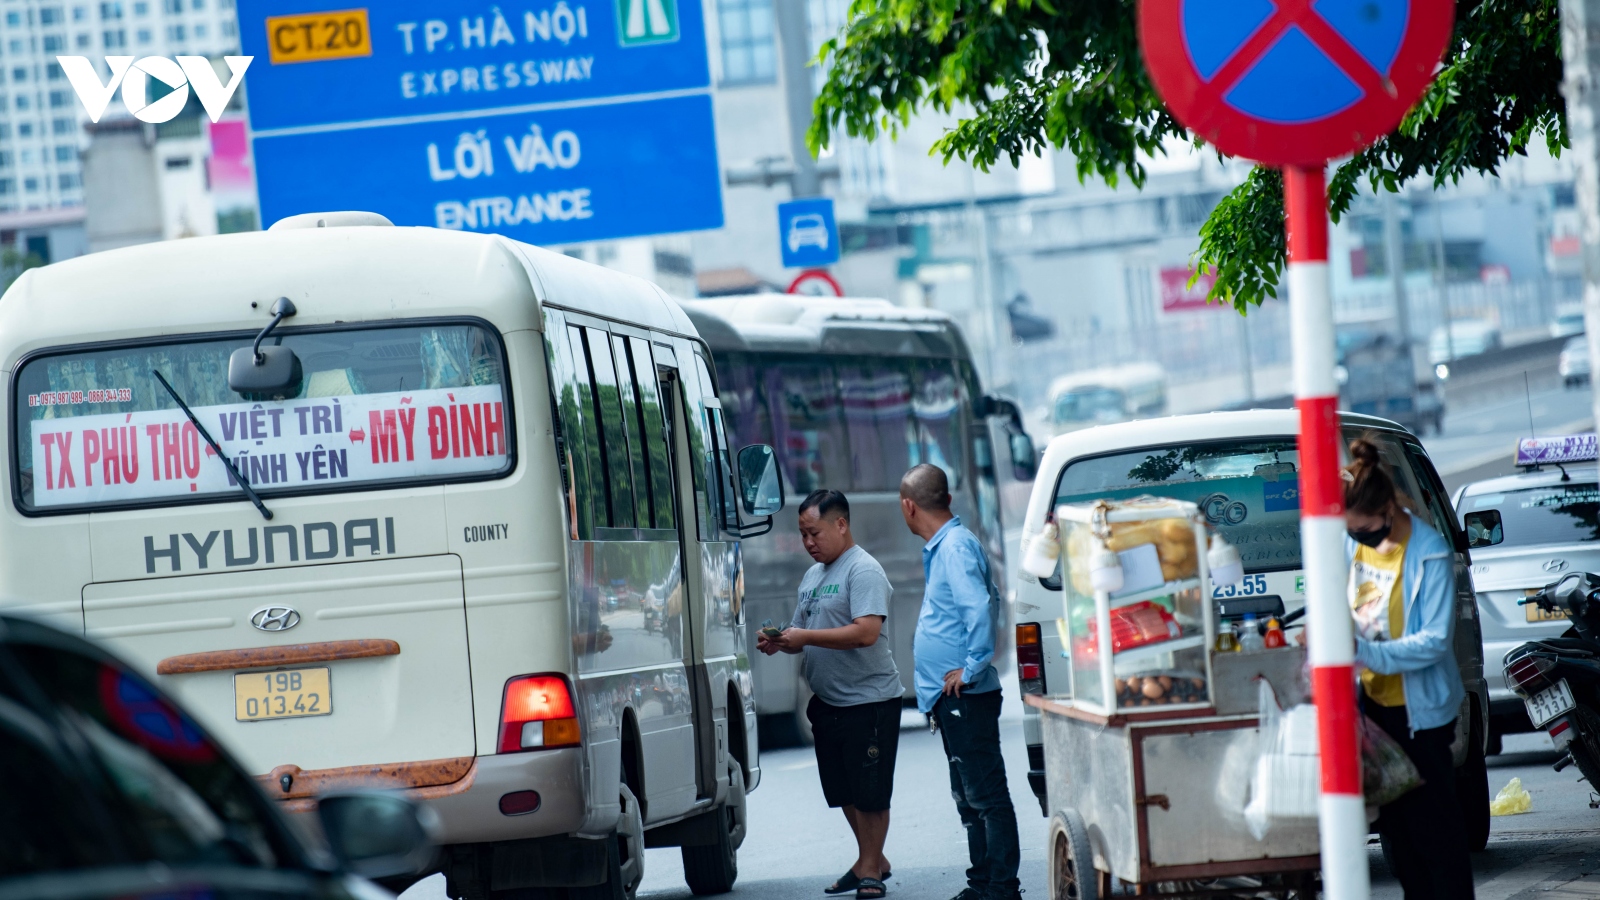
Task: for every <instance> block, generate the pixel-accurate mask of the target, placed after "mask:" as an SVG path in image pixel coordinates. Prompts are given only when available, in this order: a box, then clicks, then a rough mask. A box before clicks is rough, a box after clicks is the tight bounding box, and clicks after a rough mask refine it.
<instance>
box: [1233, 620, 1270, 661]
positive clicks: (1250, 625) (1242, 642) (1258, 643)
mask: <svg viewBox="0 0 1600 900" xmlns="http://www.w3.org/2000/svg"><path fill="white" fill-rule="evenodd" d="M1265 648H1266V644H1265V643H1263V642H1262V640H1261V632H1259V631H1257V630H1256V617H1255V616H1245V617H1244V624H1243V625H1241V626H1240V627H1239V650H1240V651H1241V652H1243V653H1255V652H1256V651H1258V650H1263V649H1265Z"/></svg>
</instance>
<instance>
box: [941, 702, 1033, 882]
mask: <svg viewBox="0 0 1600 900" xmlns="http://www.w3.org/2000/svg"><path fill="white" fill-rule="evenodd" d="M1000 700H1001V698H1000V691H985V692H984V693H981V694H962V695H961V696H959V697H951V696H944V697H940V698H939V702H938V703H935V704H934V706H933V717H934V719H935V721H937V722H938V724H939V733H940V734H942V735H943V736H944V753H945V756H946V757H948V758H949V760H950V794H951V796H953V797H955V801H956V812H958V813H960V815H961V824H962V825H963V826H964V827H965V828H966V829H967V855H968V858H969V859H970V860H971V861H972V865H971V866H969V867H968V868H967V887H969V888H971V889H972V890H973V891H975V892H977V894H978V896H980V897H982V898H984V900H1014V898H1015V897H1016V896H1017V893H1018V891H1017V889H1018V887H1019V886H1020V884H1021V882H1020V881H1018V880H1017V866H1018V862H1019V860H1020V856H1021V854H1020V852H1019V839H1018V836H1017V813H1016V810H1015V809H1014V808H1013V807H1012V806H1011V789H1010V787H1009V785H1008V784H1007V783H1006V763H1005V759H1004V758H1003V757H1002V756H1001V755H1000Z"/></svg>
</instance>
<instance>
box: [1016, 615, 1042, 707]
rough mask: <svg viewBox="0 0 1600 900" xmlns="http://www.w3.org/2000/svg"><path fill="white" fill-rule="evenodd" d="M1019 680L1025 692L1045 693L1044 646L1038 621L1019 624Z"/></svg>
mask: <svg viewBox="0 0 1600 900" xmlns="http://www.w3.org/2000/svg"><path fill="white" fill-rule="evenodd" d="M1017 681H1018V682H1019V683H1020V684H1021V686H1022V692H1023V693H1024V694H1043V693H1044V647H1043V646H1042V645H1041V644H1040V643H1039V623H1037V622H1024V623H1022V624H1021V625H1018V626H1017Z"/></svg>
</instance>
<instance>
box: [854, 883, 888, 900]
mask: <svg viewBox="0 0 1600 900" xmlns="http://www.w3.org/2000/svg"><path fill="white" fill-rule="evenodd" d="M888 893H889V888H888V886H887V885H885V884H884V883H883V882H882V881H880V880H878V879H876V878H863V879H861V885H860V886H859V887H857V888H856V900H879V898H881V897H883V896H884V895H886V894H888Z"/></svg>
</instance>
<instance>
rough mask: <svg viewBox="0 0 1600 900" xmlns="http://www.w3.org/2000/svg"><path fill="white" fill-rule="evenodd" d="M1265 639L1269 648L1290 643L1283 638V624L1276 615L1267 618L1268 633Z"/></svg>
mask: <svg viewBox="0 0 1600 900" xmlns="http://www.w3.org/2000/svg"><path fill="white" fill-rule="evenodd" d="M1263 641H1264V643H1265V644H1266V646H1267V649H1269V650H1271V649H1273V648H1275V647H1282V646H1284V645H1285V644H1287V643H1288V642H1287V641H1285V640H1284V639H1283V626H1282V625H1280V624H1278V620H1277V618H1276V617H1273V618H1271V619H1268V620H1267V635H1266V637H1265V638H1264V639H1263Z"/></svg>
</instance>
